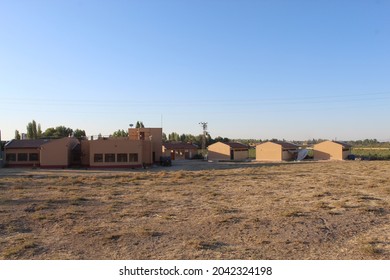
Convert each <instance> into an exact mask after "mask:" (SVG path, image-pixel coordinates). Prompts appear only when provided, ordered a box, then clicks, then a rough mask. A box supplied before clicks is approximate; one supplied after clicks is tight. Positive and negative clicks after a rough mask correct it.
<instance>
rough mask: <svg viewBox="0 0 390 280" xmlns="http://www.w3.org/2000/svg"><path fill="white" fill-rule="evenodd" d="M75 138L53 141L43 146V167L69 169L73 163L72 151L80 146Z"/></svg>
mask: <svg viewBox="0 0 390 280" xmlns="http://www.w3.org/2000/svg"><path fill="white" fill-rule="evenodd" d="M78 143H79V142H78V140H77V139H76V138H73V137H65V138H61V139H57V140H52V141H50V142H48V143H46V144H43V145H42V146H41V166H42V167H68V166H69V165H70V161H71V150H72V148H73V147H74V146H76V145H77V144H78Z"/></svg>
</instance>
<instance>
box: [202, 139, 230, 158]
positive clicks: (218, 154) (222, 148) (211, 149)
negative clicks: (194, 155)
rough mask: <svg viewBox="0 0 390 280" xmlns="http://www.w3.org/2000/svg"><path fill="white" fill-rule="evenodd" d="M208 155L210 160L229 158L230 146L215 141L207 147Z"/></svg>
mask: <svg viewBox="0 0 390 280" xmlns="http://www.w3.org/2000/svg"><path fill="white" fill-rule="evenodd" d="M207 150H208V156H207V158H208V159H210V160H230V146H228V145H226V144H224V143H222V142H217V143H214V144H212V145H210V146H208V148H207Z"/></svg>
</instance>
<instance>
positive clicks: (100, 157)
mask: <svg viewBox="0 0 390 280" xmlns="http://www.w3.org/2000/svg"><path fill="white" fill-rule="evenodd" d="M93 161H94V162H103V154H94V155H93Z"/></svg>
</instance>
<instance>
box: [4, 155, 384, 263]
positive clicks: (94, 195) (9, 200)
mask: <svg viewBox="0 0 390 280" xmlns="http://www.w3.org/2000/svg"><path fill="white" fill-rule="evenodd" d="M174 164H175V165H176V166H173V167H172V168H166V169H163V168H155V169H150V170H146V171H145V170H138V171H90V170H77V171H76V170H74V171H67V170H60V171H44V170H28V169H24V170H23V169H21V170H15V169H0V259H390V221H389V214H390V204H389V203H390V172H389V170H390V162H388V161H348V162H302V163H284V164H261V163H242V164H239V163H235V164H215V163H214V164H209V163H206V162H196V161H188V162H182V163H178V162H174ZM180 169H184V170H180Z"/></svg>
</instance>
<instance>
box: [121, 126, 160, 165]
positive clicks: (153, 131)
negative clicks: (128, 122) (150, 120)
mask: <svg viewBox="0 0 390 280" xmlns="http://www.w3.org/2000/svg"><path fill="white" fill-rule="evenodd" d="M128 133H129V139H130V140H140V139H139V138H140V137H139V135H140V133H144V136H145V138H144V139H145V140H144V141H150V136H152V137H151V139H152V153H154V155H155V156H154V161H160V157H161V155H162V128H150V127H145V128H129V130H128ZM145 145H149V146H150V142H149V144H145ZM149 161H150V160H149ZM149 161H148V162H149Z"/></svg>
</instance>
